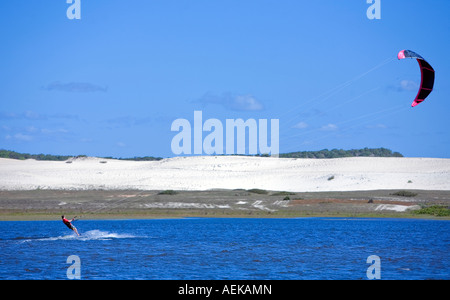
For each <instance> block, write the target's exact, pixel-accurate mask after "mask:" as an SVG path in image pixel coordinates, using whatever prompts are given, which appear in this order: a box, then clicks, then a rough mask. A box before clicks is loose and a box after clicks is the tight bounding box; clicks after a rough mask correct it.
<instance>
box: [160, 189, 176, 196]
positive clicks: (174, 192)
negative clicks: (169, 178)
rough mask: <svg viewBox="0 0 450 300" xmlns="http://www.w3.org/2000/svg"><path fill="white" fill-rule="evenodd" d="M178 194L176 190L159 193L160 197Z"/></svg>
mask: <svg viewBox="0 0 450 300" xmlns="http://www.w3.org/2000/svg"><path fill="white" fill-rule="evenodd" d="M176 194H178V192H177V191H174V190H165V191H162V192H159V193H158V195H176Z"/></svg>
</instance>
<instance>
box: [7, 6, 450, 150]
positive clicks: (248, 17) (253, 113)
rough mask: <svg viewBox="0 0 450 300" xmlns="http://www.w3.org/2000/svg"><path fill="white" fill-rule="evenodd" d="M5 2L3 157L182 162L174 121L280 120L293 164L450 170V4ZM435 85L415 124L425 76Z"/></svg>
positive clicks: (284, 144) (284, 145)
mask: <svg viewBox="0 0 450 300" xmlns="http://www.w3.org/2000/svg"><path fill="white" fill-rule="evenodd" d="M69 6H70V5H69V4H67V3H66V1H65V0H42V1H33V0H24V1H2V2H1V4H0V9H1V11H2V17H1V18H0V28H1V31H0V45H1V47H0V70H1V72H0V99H1V106H0V149H9V150H15V151H19V152H27V153H48V154H68V155H77V154H86V155H93V156H113V157H133V156H146V155H150V156H161V157H172V156H174V154H173V153H172V151H171V141H172V138H173V137H174V136H175V135H176V132H172V131H171V130H170V128H171V124H172V122H173V121H174V120H175V119H178V118H185V119H188V120H190V121H192V124H193V116H194V111H195V110H201V111H202V112H203V119H204V120H206V119H209V118H215V119H219V120H221V121H223V122H224V123H225V120H226V119H238V118H242V119H244V120H247V119H255V120H257V119H279V120H280V138H279V143H280V152H281V153H286V152H292V151H304V150H321V149H324V148H328V149H333V148H343V149H353V148H364V147H385V148H389V149H392V150H393V151H399V152H400V153H402V154H404V155H405V156H414V157H445V158H450V138H449V133H448V132H449V129H450V118H449V117H448V116H449V115H450V108H449V105H448V95H449V94H450V84H449V82H450V56H449V55H448V53H447V52H448V46H449V45H448V44H449V41H450V40H449V38H448V36H449V33H450V18H449V17H448V13H449V12H450V2H449V1H445V0H442V1H441V0H434V1H423V0H422V1H419V0H401V1H400V0H395V1H393V0H390V1H386V0H382V1H381V19H380V20H369V19H368V18H367V15H366V11H367V9H368V8H369V6H370V4H367V3H366V0H352V1H336V0H321V1H303V0H280V1H268V0H165V1H156V0H130V1H118V0H110V1H106V0H95V1H91V0H81V19H80V20H70V19H68V18H67V15H66V11H67V9H68V7H69ZM402 49H410V50H413V51H415V52H417V53H419V54H421V55H422V56H423V57H425V58H426V59H427V61H428V62H429V63H430V64H431V65H432V66H433V67H434V69H435V70H436V82H435V90H434V91H433V92H432V93H431V95H430V96H429V97H428V99H427V100H426V101H425V102H424V103H422V104H420V105H418V106H417V107H415V108H411V107H410V105H411V103H412V101H413V100H414V97H415V96H416V94H417V89H418V85H419V83H420V71H419V68H418V64H417V62H416V61H414V60H411V59H408V60H402V61H398V60H397V59H396V56H397V53H398V52H399V51H400V50H402Z"/></svg>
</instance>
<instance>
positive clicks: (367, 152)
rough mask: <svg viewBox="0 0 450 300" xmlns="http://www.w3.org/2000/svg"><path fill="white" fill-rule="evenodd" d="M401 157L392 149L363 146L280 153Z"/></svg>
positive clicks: (322, 155)
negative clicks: (359, 147)
mask: <svg viewBox="0 0 450 300" xmlns="http://www.w3.org/2000/svg"><path fill="white" fill-rule="evenodd" d="M358 156H364V157H403V155H402V154H400V153H398V152H392V150H389V149H386V148H374V149H369V148H364V149H352V150H342V149H332V150H328V149H324V150H320V151H301V152H291V153H285V154H280V157H284V158H341V157H358Z"/></svg>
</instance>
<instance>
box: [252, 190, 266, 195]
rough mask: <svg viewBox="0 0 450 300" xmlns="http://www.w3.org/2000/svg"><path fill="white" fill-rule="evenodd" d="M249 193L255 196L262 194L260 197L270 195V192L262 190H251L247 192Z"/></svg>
mask: <svg viewBox="0 0 450 300" xmlns="http://www.w3.org/2000/svg"><path fill="white" fill-rule="evenodd" d="M247 192H250V193H254V194H260V195H267V194H268V193H269V192H268V191H266V190H261V189H251V190H247Z"/></svg>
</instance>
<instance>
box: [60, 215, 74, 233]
mask: <svg viewBox="0 0 450 300" xmlns="http://www.w3.org/2000/svg"><path fill="white" fill-rule="evenodd" d="M62 221H63V223H64V224H65V225H66V226H67V227H69V229H72V230H73V225H72V223H70V221H69V220H67V219H66V218H64V219H62Z"/></svg>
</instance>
